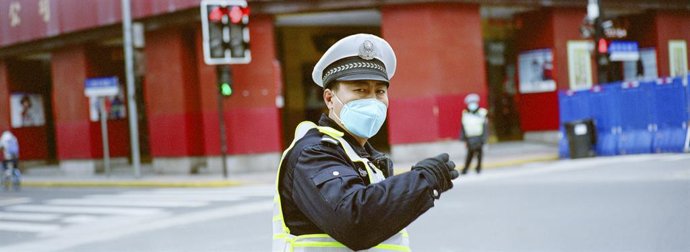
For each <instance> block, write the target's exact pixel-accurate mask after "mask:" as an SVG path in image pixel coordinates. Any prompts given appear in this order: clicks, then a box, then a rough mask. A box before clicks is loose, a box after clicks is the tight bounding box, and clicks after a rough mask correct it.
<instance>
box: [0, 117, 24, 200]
mask: <svg viewBox="0 0 690 252" xmlns="http://www.w3.org/2000/svg"><path fill="white" fill-rule="evenodd" d="M0 150H2V153H3V160H2V173H1V174H0V177H2V183H3V185H4V188H5V189H8V188H9V182H10V178H12V179H11V181H12V184H13V185H14V189H15V190H18V189H19V179H20V176H21V175H20V172H19V166H18V165H19V142H17V137H15V136H14V135H13V134H12V132H10V131H8V130H6V131H4V132H2V136H0ZM9 165H11V166H9Z"/></svg>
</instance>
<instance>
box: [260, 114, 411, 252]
mask: <svg viewBox="0 0 690 252" xmlns="http://www.w3.org/2000/svg"><path fill="white" fill-rule="evenodd" d="M314 128H316V129H318V130H319V132H321V133H322V134H326V135H328V136H330V137H332V138H334V139H335V140H337V141H338V142H339V143H340V146H342V147H343V149H344V150H345V154H346V155H347V156H348V157H349V158H350V160H352V162H361V163H362V164H364V167H365V169H366V171H367V173H368V175H369V182H370V183H372V184H373V183H378V182H380V181H382V180H383V179H385V177H384V176H383V173H382V172H381V170H379V169H378V168H376V166H374V165H373V164H372V163H371V162H370V161H369V160H368V159H366V158H362V157H360V156H359V155H357V153H356V152H355V150H354V149H353V148H352V146H350V144H348V143H347V141H345V139H343V135H344V133H343V132H340V131H338V130H335V129H333V128H331V127H323V126H317V125H316V124H314V123H313V122H309V121H305V122H302V123H300V124H299V125H297V129H296V130H295V139H294V140H292V143H291V144H290V147H288V148H287V149H286V150H285V151H284V152H283V155H282V157H281V158H280V163H279V165H278V175H277V176H278V177H276V191H275V196H274V197H273V251H274V252H277V251H281V252H298V251H324V252H340V251H342V252H349V251H352V250H351V249H349V248H348V247H346V246H345V245H343V244H342V243H340V242H338V241H336V240H335V239H333V238H331V237H330V236H328V235H327V234H308V235H292V234H290V228H288V227H287V225H285V221H284V218H283V211H282V208H281V202H280V194H279V192H278V185H279V183H278V182H279V176H280V169H281V167H282V164H283V159H285V156H286V155H287V153H288V151H290V150H291V149H292V148H293V147H294V146H295V143H296V142H297V141H298V140H300V139H302V137H304V135H306V134H307V132H308V131H309V130H311V129H314ZM363 251H410V246H409V237H408V234H407V230H405V229H403V230H402V231H400V232H398V233H397V234H395V235H393V236H392V237H390V238H388V239H387V240H385V241H384V242H382V243H381V244H379V245H376V246H374V247H372V248H370V249H367V250H363Z"/></svg>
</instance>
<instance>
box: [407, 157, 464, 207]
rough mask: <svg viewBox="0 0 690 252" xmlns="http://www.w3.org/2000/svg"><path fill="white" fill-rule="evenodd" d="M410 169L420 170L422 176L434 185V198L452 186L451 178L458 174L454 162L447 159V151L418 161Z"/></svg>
mask: <svg viewBox="0 0 690 252" xmlns="http://www.w3.org/2000/svg"><path fill="white" fill-rule="evenodd" d="M412 170H413V171H420V172H422V174H424V177H425V178H427V179H428V180H429V182H430V183H431V184H433V185H434V190H436V192H434V195H433V197H434V198H436V199H438V198H439V197H440V196H441V193H442V192H445V191H447V190H448V189H451V188H453V182H452V181H451V180H453V179H456V178H457V177H458V176H459V173H458V171H457V170H455V163H454V162H453V161H449V160H448V153H443V154H440V155H438V156H435V157H432V158H427V159H424V160H422V161H419V162H418V163H417V164H415V165H414V166H412Z"/></svg>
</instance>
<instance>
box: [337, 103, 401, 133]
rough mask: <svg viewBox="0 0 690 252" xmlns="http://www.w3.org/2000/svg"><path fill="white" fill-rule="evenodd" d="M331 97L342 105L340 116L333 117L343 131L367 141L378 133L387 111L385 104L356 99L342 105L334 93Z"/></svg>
mask: <svg viewBox="0 0 690 252" xmlns="http://www.w3.org/2000/svg"><path fill="white" fill-rule="evenodd" d="M333 97H335V99H336V100H338V102H340V104H343V108H342V109H340V116H338V115H337V114H336V115H335V117H336V118H338V120H340V122H341V123H342V124H343V126H345V129H347V130H348V131H350V132H351V133H352V134H355V135H357V136H358V137H362V138H367V139H368V138H371V137H372V136H374V135H376V133H378V132H379V130H380V129H381V126H383V122H384V121H385V120H386V112H387V110H388V107H386V104H384V103H383V102H381V101H379V100H377V99H374V98H369V99H357V100H352V101H349V102H348V103H347V104H344V103H343V102H342V101H340V98H338V96H337V95H335V93H333Z"/></svg>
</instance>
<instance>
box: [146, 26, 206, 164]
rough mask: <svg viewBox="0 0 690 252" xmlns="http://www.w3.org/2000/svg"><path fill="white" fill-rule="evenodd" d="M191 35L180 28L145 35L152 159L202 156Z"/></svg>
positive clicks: (191, 32) (192, 39)
mask: <svg viewBox="0 0 690 252" xmlns="http://www.w3.org/2000/svg"><path fill="white" fill-rule="evenodd" d="M193 34H194V33H193V31H191V30H186V29H184V28H169V29H163V30H157V31H154V32H151V33H149V34H147V40H148V41H147V44H148V45H149V46H147V47H146V49H145V50H146V51H145V52H146V66H147V71H146V85H145V89H146V92H145V93H146V109H147V114H148V125H149V134H150V135H149V136H150V143H151V154H152V155H153V156H156V157H161V156H194V155H203V153H204V152H203V140H204V137H201V136H200V135H199V134H198V130H199V129H200V128H201V125H202V120H201V118H200V115H199V111H200V105H199V94H198V92H199V91H198V87H199V83H198V78H197V75H196V72H197V71H196V66H195V62H196V60H195V57H196V56H195V51H194V38H193V37H192V36H193Z"/></svg>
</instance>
